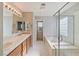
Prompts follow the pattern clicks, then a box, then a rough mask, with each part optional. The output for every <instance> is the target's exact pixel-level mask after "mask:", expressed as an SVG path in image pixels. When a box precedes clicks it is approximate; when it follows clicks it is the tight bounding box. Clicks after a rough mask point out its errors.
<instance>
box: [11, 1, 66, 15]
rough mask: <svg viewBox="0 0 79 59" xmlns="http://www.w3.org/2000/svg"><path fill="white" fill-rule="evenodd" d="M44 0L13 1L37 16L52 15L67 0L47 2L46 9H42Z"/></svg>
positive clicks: (23, 9)
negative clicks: (31, 0)
mask: <svg viewBox="0 0 79 59" xmlns="http://www.w3.org/2000/svg"><path fill="white" fill-rule="evenodd" d="M41 3H42V2H12V3H11V4H13V5H15V6H16V7H18V8H19V9H20V10H22V12H33V14H34V15H36V16H39V15H40V16H51V15H53V14H54V13H55V12H57V11H58V10H59V9H60V8H61V7H62V6H63V5H64V4H66V3H67V2H45V4H46V6H45V8H44V9H40V7H41Z"/></svg>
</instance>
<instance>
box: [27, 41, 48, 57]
mask: <svg viewBox="0 0 79 59" xmlns="http://www.w3.org/2000/svg"><path fill="white" fill-rule="evenodd" d="M26 56H47V53H46V47H45V44H44V42H43V41H36V43H35V44H34V47H30V48H29V50H28V52H27V55H26Z"/></svg>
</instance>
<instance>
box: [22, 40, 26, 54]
mask: <svg viewBox="0 0 79 59" xmlns="http://www.w3.org/2000/svg"><path fill="white" fill-rule="evenodd" d="M22 55H23V56H25V55H26V40H25V41H24V42H23V43H22Z"/></svg>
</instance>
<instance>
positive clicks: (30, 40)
mask: <svg viewBox="0 0 79 59" xmlns="http://www.w3.org/2000/svg"><path fill="white" fill-rule="evenodd" d="M29 45H30V46H32V37H31V36H30V38H29Z"/></svg>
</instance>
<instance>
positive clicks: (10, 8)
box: [3, 3, 22, 17]
mask: <svg viewBox="0 0 79 59" xmlns="http://www.w3.org/2000/svg"><path fill="white" fill-rule="evenodd" d="M3 7H4V8H7V9H8V10H10V11H12V13H14V14H16V15H17V16H20V17H22V14H21V13H20V12H19V11H17V10H16V9H15V8H13V7H12V6H10V5H8V4H6V3H4V5H3Z"/></svg>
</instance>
